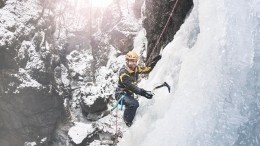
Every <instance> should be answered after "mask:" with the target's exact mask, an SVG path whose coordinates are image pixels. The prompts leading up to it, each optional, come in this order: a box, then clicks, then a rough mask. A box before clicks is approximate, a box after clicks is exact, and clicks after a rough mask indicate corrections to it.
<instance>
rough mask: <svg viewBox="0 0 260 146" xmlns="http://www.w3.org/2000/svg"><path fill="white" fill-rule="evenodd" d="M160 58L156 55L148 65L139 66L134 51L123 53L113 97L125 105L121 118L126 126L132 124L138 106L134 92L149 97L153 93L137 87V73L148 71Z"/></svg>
mask: <svg viewBox="0 0 260 146" xmlns="http://www.w3.org/2000/svg"><path fill="white" fill-rule="evenodd" d="M160 59H161V56H160V55H159V56H157V57H156V58H155V59H153V61H152V63H151V65H150V66H149V67H140V66H138V65H137V61H138V55H137V53H136V52H134V51H130V52H128V53H127V54H126V55H125V61H126V62H125V65H123V66H122V67H121V68H120V70H119V80H118V87H117V88H116V92H115V98H116V99H117V100H119V99H122V104H123V105H125V110H124V115H123V119H124V121H125V123H126V125H127V126H128V127H130V126H131V125H132V122H133V119H134V117H135V114H136V110H137V108H138V107H139V103H138V101H137V100H136V99H135V98H134V93H135V94H138V95H141V96H144V97H146V98H147V99H151V98H152V97H153V94H152V93H151V92H150V91H146V90H144V89H142V88H139V87H138V86H137V85H136V84H137V81H138V75H139V74H140V73H141V74H145V73H149V72H150V71H151V70H152V69H153V67H154V66H155V64H156V63H157V62H158V61H159V60H160Z"/></svg>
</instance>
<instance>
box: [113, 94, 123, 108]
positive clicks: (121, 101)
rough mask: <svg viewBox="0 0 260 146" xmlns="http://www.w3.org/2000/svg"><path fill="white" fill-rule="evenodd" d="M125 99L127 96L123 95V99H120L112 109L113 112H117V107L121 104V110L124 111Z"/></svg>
mask: <svg viewBox="0 0 260 146" xmlns="http://www.w3.org/2000/svg"><path fill="white" fill-rule="evenodd" d="M124 98H125V94H123V95H122V96H121V97H120V99H119V100H118V101H117V102H116V104H115V105H114V107H113V108H112V109H111V112H112V111H113V110H115V109H116V108H117V107H118V105H119V104H121V108H120V109H121V110H122V109H123V100H124Z"/></svg>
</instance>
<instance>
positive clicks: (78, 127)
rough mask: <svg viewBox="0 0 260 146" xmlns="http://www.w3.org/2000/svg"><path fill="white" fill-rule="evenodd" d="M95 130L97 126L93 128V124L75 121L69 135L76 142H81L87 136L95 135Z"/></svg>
mask: <svg viewBox="0 0 260 146" xmlns="http://www.w3.org/2000/svg"><path fill="white" fill-rule="evenodd" d="M95 131H96V128H93V126H92V124H85V123H81V122H75V126H73V127H71V128H70V130H69V132H68V135H69V137H70V138H71V140H72V141H73V142H74V143H75V144H80V143H82V142H83V140H84V139H85V138H89V137H91V136H93V135H94V133H95Z"/></svg>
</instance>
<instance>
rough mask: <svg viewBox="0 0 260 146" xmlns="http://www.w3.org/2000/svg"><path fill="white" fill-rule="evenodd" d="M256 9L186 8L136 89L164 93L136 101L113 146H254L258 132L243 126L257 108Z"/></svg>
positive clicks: (243, 4) (234, 5)
mask: <svg viewBox="0 0 260 146" xmlns="http://www.w3.org/2000/svg"><path fill="white" fill-rule="evenodd" d="M256 5H258V6H259V1H256V0H251V1H244V0H239V1H237V0H230V1H224V0H220V1H214V2H213V1H202V0H195V1H194V8H193V10H192V12H191V14H190V15H189V17H188V18H187V19H186V21H185V23H184V24H183V25H182V27H181V29H180V30H179V31H178V32H177V34H176V36H175V37H174V40H173V41H172V42H171V43H170V44H168V45H167V46H166V48H165V49H164V50H163V52H162V59H161V60H160V61H159V62H158V64H157V65H156V67H155V68H154V70H153V71H152V72H151V74H150V75H149V78H148V80H145V81H142V83H141V85H140V86H141V87H143V88H144V89H147V90H148V89H152V87H153V86H154V85H155V84H157V83H162V82H164V81H167V82H168V84H170V86H171V87H172V91H171V93H167V90H166V89H164V88H162V89H160V90H156V92H155V96H154V98H153V99H152V100H146V99H142V101H141V102H140V107H139V109H138V111H137V116H136V118H135V121H134V124H133V126H132V127H131V128H130V129H129V131H127V133H126V134H125V135H124V137H123V140H122V141H121V142H120V143H119V145H122V146H132V145H136V146H139V145H140V146H155V145H164V146H167V145H174V146H175V145H183V146H190V145H239V144H245V145H260V143H259V140H257V139H259V131H258V132H255V130H253V129H255V128H256V127H259V124H258V126H256V125H257V124H255V126H256V127H255V126H252V124H250V123H251V122H253V121H254V122H253V123H257V122H258V123H259V118H258V116H257V113H258V114H259V108H258V109H257V108H250V107H251V106H252V105H257V107H259V101H257V100H258V97H257V96H258V94H256V93H257V92H258V91H257V88H259V81H258V80H259V77H258V76H259V65H258V64H259V62H260V61H259V60H257V58H259V54H260V53H257V52H259V40H260V37H259V35H258V34H259V30H260V27H259V24H260V20H259V18H258V17H259V10H258V8H257V7H256ZM137 41H140V42H142V41H141V40H137ZM135 49H137V48H135ZM253 72H254V73H253ZM257 82H258V83H257ZM248 113H250V114H248ZM253 115H254V116H253ZM253 127H255V128H253ZM243 129H247V130H246V131H245V130H243ZM258 129H259V128H258ZM243 133H246V134H243Z"/></svg>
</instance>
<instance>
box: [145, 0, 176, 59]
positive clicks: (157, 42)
mask: <svg viewBox="0 0 260 146" xmlns="http://www.w3.org/2000/svg"><path fill="white" fill-rule="evenodd" d="M178 1H179V0H176V2H175V4H174V6H173V8H172V11H171V14H170V16H169V17H168V20H167V22H166V24H165V25H164V28H163V30H162V32H161V34H160V36H159V39H158V40H157V41H156V44H155V46H154V48H153V49H152V51H151V55H152V53H153V52H154V50H155V48H156V47H157V45H158V44H159V42H160V40H161V38H162V35H163V33H164V31H165V30H166V27H167V26H168V23H169V22H170V19H171V17H172V15H173V12H174V10H175V8H176V5H177V3H178ZM151 55H150V56H151ZM150 56H149V58H148V59H147V60H149V59H150Z"/></svg>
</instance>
